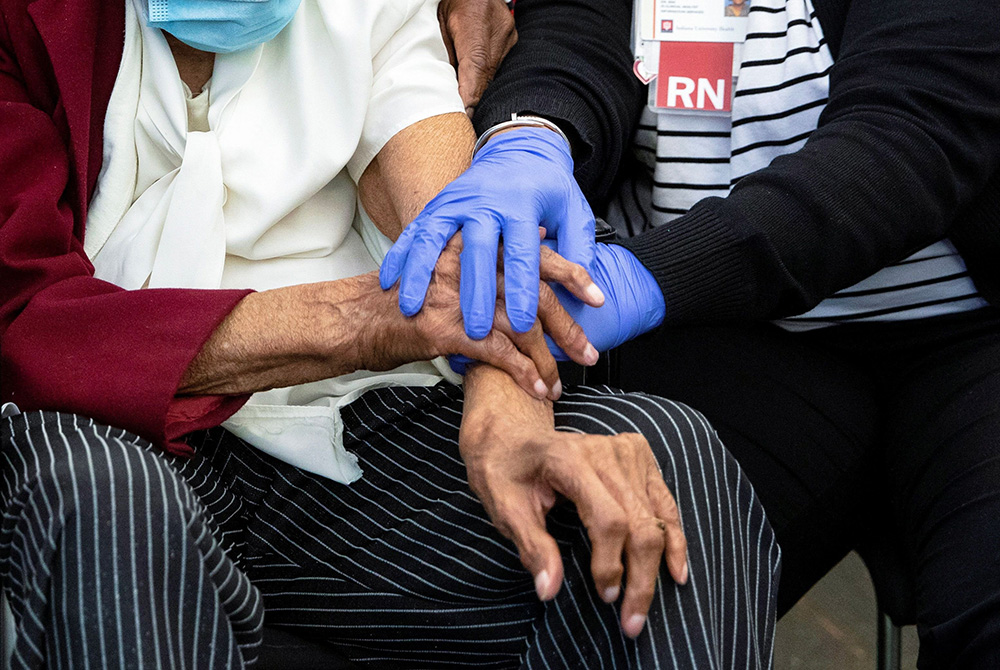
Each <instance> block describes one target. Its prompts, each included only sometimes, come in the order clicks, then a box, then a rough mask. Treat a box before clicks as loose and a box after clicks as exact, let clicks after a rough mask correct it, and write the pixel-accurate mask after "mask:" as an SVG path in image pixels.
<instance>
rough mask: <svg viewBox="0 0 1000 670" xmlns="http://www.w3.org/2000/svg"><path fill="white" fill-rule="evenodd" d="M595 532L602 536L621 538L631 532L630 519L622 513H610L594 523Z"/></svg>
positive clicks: (606, 513)
mask: <svg viewBox="0 0 1000 670" xmlns="http://www.w3.org/2000/svg"><path fill="white" fill-rule="evenodd" d="M594 530H595V531H597V532H598V533H600V534H601V535H610V536H612V537H621V536H623V535H625V534H626V533H627V532H628V530H629V523H628V519H626V518H625V513H624V512H622V511H608V512H605V513H604V514H603V515H602V516H600V517H599V518H598V519H595V521H594Z"/></svg>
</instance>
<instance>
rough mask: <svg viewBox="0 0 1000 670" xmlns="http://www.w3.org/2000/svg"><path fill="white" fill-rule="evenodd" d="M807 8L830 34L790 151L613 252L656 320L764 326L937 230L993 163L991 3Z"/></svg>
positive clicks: (821, 2)
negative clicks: (644, 276)
mask: <svg viewBox="0 0 1000 670" xmlns="http://www.w3.org/2000/svg"><path fill="white" fill-rule="evenodd" d="M837 3H838V0H832V1H831V0H815V5H816V8H817V13H818V15H819V17H820V20H821V24H822V25H823V27H824V30H825V31H826V32H827V33H830V32H834V33H836V32H837V31H836V30H833V31H831V30H829V29H828V26H833V27H835V28H840V27H841V26H842V28H843V30H842V35H840V36H838V38H839V39H837V40H831V43H833V44H834V45H835V46H836V48H837V51H836V53H835V54H834V56H835V65H834V67H833V69H832V71H831V75H830V99H829V103H828V105H827V107H826V109H825V111H824V113H823V114H822V116H821V118H820V122H819V127H818V129H817V130H816V131H815V132H814V133H813V134H812V136H811V137H810V139H809V141H808V142H807V143H806V144H805V145H804V146H803V148H802V149H801V150H799V151H797V152H795V153H792V154H789V155H787V156H783V157H781V158H778V159H776V160H775V161H773V162H772V164H771V165H770V166H769V167H767V168H765V169H763V170H760V171H758V172H755V173H753V174H751V175H749V176H747V177H745V178H744V179H742V180H741V181H740V182H739V184H737V185H736V187H735V188H734V189H733V191H732V193H731V194H730V195H729V197H727V198H724V199H720V198H709V199H706V200H703V201H701V202H700V203H698V204H697V205H696V206H695V207H693V208H692V210H691V211H690V212H688V214H686V215H685V216H682V217H680V218H678V219H676V220H674V221H672V222H671V223H670V224H668V225H665V226H662V227H660V228H657V229H654V230H652V231H650V232H648V233H646V234H643V235H641V236H639V237H636V238H632V239H631V240H628V241H626V242H625V243H624V244H625V246H627V247H628V248H630V249H631V250H632V251H633V252H634V253H635V254H636V255H637V256H638V257H639V259H640V260H641V261H642V262H643V263H644V264H645V265H646V266H647V267H648V268H650V269H651V270H652V271H653V273H654V274H655V275H656V277H657V279H658V281H659V283H660V286H661V287H662V289H663V292H664V295H665V297H666V305H667V322H670V323H681V322H687V323H691V322H712V321H721V320H725V319H735V318H751V319H753V318H772V317H776V316H784V315H789V314H795V313H801V312H803V311H806V310H808V309H810V308H811V307H812V306H813V305H815V304H816V303H818V302H819V301H820V300H822V299H823V298H824V297H826V296H829V295H830V294H832V293H834V292H835V291H837V290H839V289H841V288H844V287H846V286H849V285H851V284H853V283H855V282H857V281H859V280H861V279H863V278H864V277H866V276H868V275H870V274H872V273H873V272H875V271H877V270H879V269H881V268H882V267H884V266H886V265H887V264H890V263H892V262H894V261H897V260H899V259H901V258H903V257H905V256H906V255H908V254H909V253H912V252H913V251H915V250H917V249H919V248H921V247H923V246H925V245H927V244H929V243H931V242H933V241H934V240H937V239H940V238H942V237H944V236H946V235H947V234H948V230H949V226H950V225H951V224H952V223H953V220H954V218H955V215H956V213H957V212H958V211H959V210H960V209H962V208H966V207H967V206H969V205H970V203H972V202H973V201H974V200H975V199H976V198H977V197H980V193H981V192H982V190H983V188H984V185H985V184H986V182H987V180H988V179H989V178H990V176H991V175H992V174H993V173H994V172H996V170H997V168H998V165H1000V33H998V32H997V28H996V27H997V26H998V25H1000V4H997V3H996V2H995V0H962V1H961V2H920V3H912V2H910V0H849V1H848V0H839V3H840V7H839V8H836V9H834V10H831V6H833V7H836V5H837Z"/></svg>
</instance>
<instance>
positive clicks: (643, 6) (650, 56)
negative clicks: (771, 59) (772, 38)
mask: <svg viewBox="0 0 1000 670" xmlns="http://www.w3.org/2000/svg"><path fill="white" fill-rule="evenodd" d="M751 2H752V0H634V11H633V20H632V40H633V49H634V53H635V62H634V65H633V68H632V69H633V72H634V73H635V75H636V76H637V77H638V78H639V79H640V80H641V81H643V83H646V84H649V106H650V108H651V109H653V111H656V112H659V113H667V112H685V113H705V114H729V113H730V112H731V111H732V97H733V88H734V85H735V82H736V76H737V74H738V72H739V64H740V55H741V51H742V46H743V41H744V40H745V39H746V32H747V14H748V13H749V10H750V3H751Z"/></svg>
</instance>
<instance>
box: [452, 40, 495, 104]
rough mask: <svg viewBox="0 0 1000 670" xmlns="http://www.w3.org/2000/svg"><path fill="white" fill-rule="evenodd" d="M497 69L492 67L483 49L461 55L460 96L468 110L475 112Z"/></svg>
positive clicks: (459, 65) (459, 66)
mask: <svg viewBox="0 0 1000 670" xmlns="http://www.w3.org/2000/svg"><path fill="white" fill-rule="evenodd" d="M495 69H496V67H495V66H494V67H490V64H489V57H488V55H487V54H486V52H485V51H484V50H482V49H471V50H469V51H468V52H466V53H463V54H459V61H458V94H459V96H461V98H462V104H463V105H465V108H466V110H467V111H468V110H474V109H475V108H476V105H478V104H479V99H480V98H482V97H483V92H484V91H485V90H486V86H487V85H488V84H489V83H490V80H491V79H493V73H494V71H495Z"/></svg>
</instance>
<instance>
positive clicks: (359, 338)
mask: <svg viewBox="0 0 1000 670" xmlns="http://www.w3.org/2000/svg"><path fill="white" fill-rule="evenodd" d="M386 302H387V300H386V297H385V294H384V293H383V291H382V290H381V288H380V287H379V285H378V278H377V276H376V275H375V273H368V274H364V275H359V276H357V277H351V278H349V279H342V280H339V281H333V282H323V283H320V284H303V285H298V286H290V287H288V288H280V289H274V290H271V291H264V292H261V293H252V294H250V295H248V296H247V297H246V298H244V299H243V300H242V301H240V303H239V304H238V305H237V306H236V308H235V309H234V310H233V311H232V312H230V314H229V316H228V317H227V318H226V319H225V320H224V321H223V322H222V323H221V324H220V325H219V327H218V328H217V329H216V330H215V332H214V333H213V334H212V336H211V338H209V340H208V342H206V343H205V346H204V347H203V348H202V351H201V353H200V354H199V355H198V356H197V357H196V358H195V359H194V361H192V363H191V366H190V367H189V368H188V371H187V374H186V375H185V377H184V379H183V381H182V385H181V388H180V389H179V392H180V393H182V394H239V393H253V392H256V391H264V390H267V389H272V388H280V387H283V386H292V385H294V384H302V383H306V382H310V381H316V380H318V379H325V378H327V377H334V376H337V375H341V374H347V373H349V372H353V371H355V370H358V369H362V368H366V369H380V368H379V364H378V362H377V361H376V360H374V358H373V357H372V356H371V355H368V356H365V355H364V352H363V351H362V347H361V346H360V344H361V342H363V341H365V340H369V339H371V338H370V337H369V336H368V333H369V332H370V328H371V327H372V326H374V325H375V324H376V323H379V322H383V321H384V319H383V318H381V316H382V315H383V314H385V313H388V310H386V309H384V308H385V306H386V305H385V304H384V303H386ZM383 325H387V324H383Z"/></svg>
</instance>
